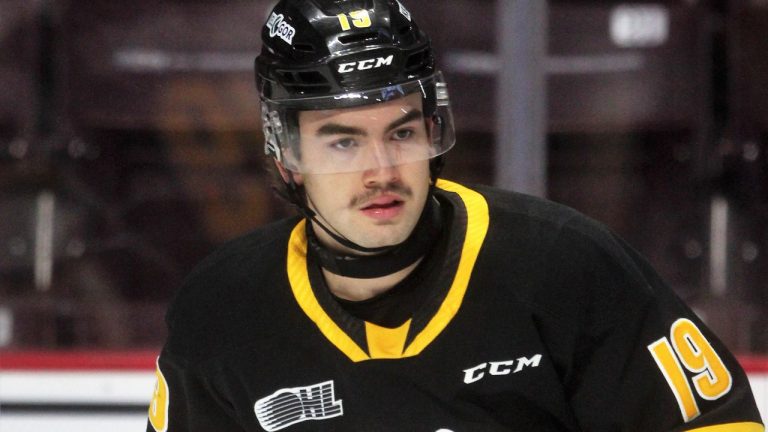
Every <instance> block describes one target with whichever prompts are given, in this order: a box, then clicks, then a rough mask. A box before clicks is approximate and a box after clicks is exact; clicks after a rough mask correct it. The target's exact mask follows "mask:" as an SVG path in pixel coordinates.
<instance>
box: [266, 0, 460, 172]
mask: <svg viewBox="0 0 768 432" xmlns="http://www.w3.org/2000/svg"><path fill="white" fill-rule="evenodd" d="M262 41H263V46H262V51H261V54H260V55H259V56H258V57H257V58H256V84H257V88H258V89H259V93H260V97H261V101H262V120H263V123H264V134H265V138H266V142H265V151H266V153H267V154H268V155H271V156H273V157H274V158H276V159H277V160H278V161H280V162H282V163H283V165H284V166H285V167H286V168H288V169H289V170H292V171H296V172H323V173H325V172H342V171H356V170H362V169H367V168H369V167H368V166H366V165H364V164H363V165H360V164H349V163H344V164H338V166H336V165H334V164H331V165H325V166H324V167H323V168H317V167H316V166H310V165H308V164H307V163H302V161H301V152H300V151H299V145H298V144H299V139H300V137H299V133H298V114H297V113H298V112H299V111H307V110H332V109H340V108H349V107H355V106H361V105H369V104H374V103H381V102H387V101H391V100H395V99H400V98H404V96H407V95H410V94H414V93H419V94H421V96H422V107H421V110H422V112H423V115H424V118H425V120H427V127H428V131H429V136H430V138H431V139H430V140H429V141H431V143H428V144H427V145H428V146H429V150H428V151H421V152H414V153H408V152H403V151H402V150H398V151H399V153H398V157H399V159H397V160H396V161H394V162H393V163H406V162H410V161H414V160H419V159H432V158H436V157H437V156H439V155H441V154H443V153H445V152H446V151H448V150H449V149H450V148H451V147H452V146H453V144H454V142H455V133H454V128H453V118H452V115H451V112H450V103H449V99H448V92H447V89H446V87H445V83H444V82H443V80H442V76H441V74H440V73H439V72H437V71H436V69H435V60H434V56H433V53H432V48H431V45H430V41H429V38H428V37H427V36H426V35H425V34H424V33H423V32H422V31H421V30H420V29H419V27H418V26H417V25H416V23H415V22H414V21H413V20H412V17H411V14H410V13H409V12H408V10H407V9H406V8H405V7H404V6H403V5H402V4H401V3H400V2H399V1H397V0H282V1H280V2H279V3H278V4H277V5H276V6H275V7H274V9H273V10H272V12H271V14H270V16H269V18H268V21H267V23H266V24H265V26H264V28H263V30H262ZM401 155H406V156H402V157H401ZM328 166H331V167H332V168H328Z"/></svg>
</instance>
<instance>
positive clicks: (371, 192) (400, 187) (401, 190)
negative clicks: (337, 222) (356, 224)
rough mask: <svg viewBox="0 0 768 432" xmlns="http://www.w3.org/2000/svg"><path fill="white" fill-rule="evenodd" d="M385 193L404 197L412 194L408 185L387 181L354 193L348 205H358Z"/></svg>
mask: <svg viewBox="0 0 768 432" xmlns="http://www.w3.org/2000/svg"><path fill="white" fill-rule="evenodd" d="M385 193H395V194H398V195H400V196H402V197H406V198H410V197H412V196H413V190H412V189H411V188H410V187H408V186H406V185H404V184H402V183H389V184H386V185H384V186H379V187H375V188H372V189H368V190H366V191H365V192H363V193H361V194H358V195H355V196H354V197H352V199H351V200H350V201H349V206H350V207H358V206H359V205H361V204H365V203H366V202H368V201H370V200H372V199H374V198H376V197H378V196H379V195H384V194H385Z"/></svg>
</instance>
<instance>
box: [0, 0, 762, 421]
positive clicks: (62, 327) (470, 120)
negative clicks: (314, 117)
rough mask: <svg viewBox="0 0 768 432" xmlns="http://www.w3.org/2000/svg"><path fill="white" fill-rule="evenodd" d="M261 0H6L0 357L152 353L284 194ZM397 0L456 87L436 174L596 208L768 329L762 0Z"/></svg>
mask: <svg viewBox="0 0 768 432" xmlns="http://www.w3.org/2000/svg"><path fill="white" fill-rule="evenodd" d="M273 3H274V2H273V1H271V0H270V1H268V0H250V1H237V0H185V1H182V0H153V1H147V0H135V1H132V2H115V1H107V0H91V1H89V2H84V1H75V0H0V84H2V86H0V368H3V360H2V359H3V357H5V358H6V369H7V368H9V366H8V364H12V365H13V364H15V367H21V368H23V366H24V365H23V363H24V361H26V360H24V361H22V360H19V359H27V360H29V359H30V358H34V356H33V357H29V354H28V353H35V355H45V354H46V353H48V354H50V353H57V355H63V356H65V357H66V355H67V353H73V352H74V353H83V352H85V353H88V352H94V353H102V354H103V353H104V352H120V353H123V354H125V355H126V356H127V357H126V358H132V357H131V353H140V355H141V356H144V357H147V358H150V357H151V358H154V355H155V354H156V353H157V351H158V350H159V348H160V346H161V344H162V342H163V340H164V337H165V333H164V332H165V326H164V322H163V315H164V312H165V308H166V306H167V304H168V302H169V300H170V299H171V298H172V296H173V293H174V291H175V290H176V289H178V288H179V286H180V284H181V281H182V279H183V277H184V276H185V275H186V274H187V273H188V272H189V271H190V270H191V269H192V267H193V266H194V265H195V263H196V262H198V261H199V260H200V259H201V258H203V257H204V256H205V255H207V254H208V253H210V252H211V251H212V250H213V249H214V248H216V247H217V246H218V245H221V244H222V243H223V242H225V241H226V240H228V239H231V238H233V237H235V236H237V235H239V234H241V233H244V232H247V231H249V230H251V229H254V228H255V227H257V226H259V225H262V224H264V223H267V222H269V221H272V220H274V219H276V218H279V217H282V216H285V215H287V214H290V212H291V211H290V209H289V208H287V207H286V206H285V205H284V204H283V203H282V202H281V201H280V200H279V199H278V198H277V197H276V196H275V195H274V194H273V193H272V191H271V190H270V186H269V181H268V178H267V176H266V173H265V168H264V166H265V165H264V160H263V150H262V148H263V137H262V133H261V130H260V124H259V120H258V119H259V115H260V113H259V106H258V103H257V100H258V96H257V93H256V90H255V88H254V79H253V60H254V57H255V56H256V55H257V54H258V52H259V49H260V42H259V38H260V36H259V32H260V27H261V25H262V23H263V22H265V20H266V17H267V15H268V12H269V9H270V8H271V6H272V4H273ZM404 3H405V4H406V6H407V7H408V8H409V9H410V11H411V13H412V14H413V15H414V17H415V19H416V20H417V21H418V22H419V23H420V25H421V27H422V28H423V29H424V30H425V31H426V32H427V33H428V34H429V35H430V36H431V37H432V39H433V44H434V47H435V49H436V51H437V55H438V62H439V64H440V68H441V69H442V70H443V71H444V73H445V75H446V78H447V80H448V83H449V86H450V90H451V97H452V102H453V110H454V114H455V116H456V123H457V128H458V135H459V137H458V144H457V146H456V147H455V148H454V149H453V150H452V151H451V152H450V153H449V154H448V159H447V168H446V171H445V177H447V178H450V179H455V180H459V181H464V182H469V183H484V184H495V185H498V186H502V187H506V188H511V189H517V190H520V191H524V192H529V193H534V194H538V195H543V196H546V197H548V198H550V199H553V200H555V201H558V202H561V203H565V204H567V205H569V206H572V207H575V208H576V209H578V210H581V211H582V212H584V213H586V214H587V215H590V216H592V217H593V218H595V219H597V220H600V221H602V222H604V223H606V224H607V225H608V226H610V227H611V228H612V229H613V230H614V231H616V232H617V233H619V234H620V235H621V236H622V237H624V238H626V239H627V240H628V241H629V242H630V243H631V244H632V245H634V246H635V247H636V248H637V249H639V250H640V251H641V252H642V253H643V254H644V255H645V256H646V257H648V259H649V260H650V261H651V263H652V264H653V265H654V267H655V268H656V269H657V270H658V271H659V272H660V273H661V275H662V276H663V277H664V278H665V279H666V280H667V281H668V282H669V284H670V285H671V286H672V287H673V288H674V289H675V291H677V292H678V294H680V296H681V297H682V298H683V299H684V300H685V301H686V302H687V303H688V304H689V305H690V306H692V307H693V308H694V309H695V310H696V311H697V312H698V313H699V314H700V315H701V316H702V317H703V319H704V320H705V321H706V322H707V323H708V324H709V325H710V326H711V327H712V328H713V329H714V330H715V331H716V333H718V334H719V335H720V337H721V338H722V339H723V340H724V341H725V343H726V344H727V345H728V346H729V347H730V348H731V349H732V350H733V351H735V352H736V353H738V354H740V355H751V356H756V355H765V354H767V353H768V157H766V152H767V151H768V55H766V54H767V53H768V1H766V0H699V1H697V0H677V1H654V2H643V1H638V2H631V3H627V2H620V1H597V0H593V1H577V0H569V1H557V0H551V1H548V2H545V1H529V2H528V1H525V2H524V1H518V0H496V1H494V0H411V1H410V2H409V1H407V0H405V1H404ZM521 155H522V156H521ZM25 353H26V354H25ZM144 357H142V358H144ZM11 358H13V359H16V360H14V361H15V363H14V361H10V360H8V359H11ZM58 358H59V359H61V358H64V357H58ZM54 359H55V358H54ZM9 362H10V363H9ZM55 363H56V360H52V363H51V364H52V365H53V366H54V367H55ZM107 363H109V361H107ZM117 363H118V364H120V362H119V361H118V362H117ZM145 363H146V362H145ZM149 366H150V367H151V364H150V365H149ZM105 367H108V366H105ZM6 383H7V381H6ZM150 386H151V383H150ZM150 393H151V389H149V390H148V391H147V401H148V400H149V395H150ZM6 399H7V398H6ZM1 402H2V389H0V403H1ZM6 405H7V404H6ZM138 405H141V404H140V403H139V404H138ZM17 408H18V407H17ZM0 410H2V405H0ZM19 430H21V429H19ZM29 430H32V429H29Z"/></svg>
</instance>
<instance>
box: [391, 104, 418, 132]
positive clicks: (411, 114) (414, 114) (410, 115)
mask: <svg viewBox="0 0 768 432" xmlns="http://www.w3.org/2000/svg"><path fill="white" fill-rule="evenodd" d="M423 116H424V114H423V113H422V112H421V110H420V109H415V110H411V111H408V112H407V113H406V114H405V115H404V116H402V117H400V118H399V119H397V120H395V121H393V122H392V123H390V124H389V126H387V131H391V130H392V129H397V128H399V127H400V126H402V125H404V124H406V123H408V122H412V121H414V120H417V119H420V118H422V117H423Z"/></svg>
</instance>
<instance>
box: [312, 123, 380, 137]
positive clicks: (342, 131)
mask: <svg viewBox="0 0 768 432" xmlns="http://www.w3.org/2000/svg"><path fill="white" fill-rule="evenodd" d="M315 135H317V136H325V135H360V136H366V135H368V133H367V132H365V131H364V130H362V129H360V128H356V127H354V126H344V125H341V124H338V123H327V124H324V125H322V126H320V129H318V130H317V132H315Z"/></svg>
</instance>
